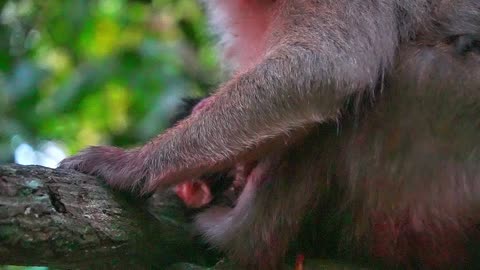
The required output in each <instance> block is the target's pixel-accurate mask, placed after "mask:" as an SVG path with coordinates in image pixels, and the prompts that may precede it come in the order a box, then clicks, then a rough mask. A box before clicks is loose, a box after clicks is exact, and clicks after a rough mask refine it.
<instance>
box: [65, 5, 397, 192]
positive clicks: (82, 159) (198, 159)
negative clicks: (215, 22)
mask: <svg viewBox="0 0 480 270" xmlns="http://www.w3.org/2000/svg"><path fill="white" fill-rule="evenodd" d="M377 11H379V10H377ZM351 15H352V16H353V17H354V19H352V20H351V22H349V25H345V23H344V22H343V21H342V22H340V21H339V23H338V24H336V23H329V24H326V23H324V24H320V26H319V25H316V26H314V27H313V28H312V29H309V27H310V26H308V25H309V24H308V23H306V25H307V26H304V27H303V28H301V26H299V25H296V26H295V28H292V29H291V30H290V31H292V33H284V36H285V38H283V39H281V40H279V42H278V45H276V46H274V47H272V48H271V49H270V50H269V52H268V53H267V54H266V55H265V56H264V57H263V59H260V60H259V63H258V64H257V65H254V66H253V67H251V68H249V69H246V70H245V71H243V72H240V73H238V74H237V75H235V76H234V77H233V78H232V79H231V80H230V81H228V82H227V83H225V84H224V85H223V86H221V87H220V89H219V90H218V91H217V93H216V94H215V95H213V96H212V97H210V98H209V101H208V102H207V103H206V104H202V108H200V109H198V111H196V112H195V113H193V114H192V115H191V116H190V117H189V118H187V119H186V120H184V121H182V122H181V123H179V124H178V125H177V126H175V127H173V128H171V129H169V130H168V131H167V132H166V133H164V134H162V135H160V136H158V137H157V138H155V139H154V140H152V141H151V142H149V143H148V144H146V145H145V146H142V147H139V148H137V149H134V150H129V151H123V150H121V149H117V148H110V147H94V148H89V149H86V150H85V151H83V152H82V153H80V154H79V155H77V156H74V157H71V158H68V159H66V160H65V161H63V162H62V164H61V166H62V167H66V168H74V169H77V170H79V171H83V172H86V173H90V174H97V175H100V176H102V177H104V178H105V179H106V180H107V181H108V182H109V183H110V184H112V185H114V186H117V187H121V188H126V187H135V186H137V187H140V188H142V190H144V191H152V190H154V189H155V188H158V187H160V186H169V185H174V184H176V183H178V182H181V181H183V180H185V179H191V178H192V177H196V176H199V175H202V174H204V173H207V172H211V171H215V170H219V169H222V168H224V167H227V166H229V165H232V164H233V163H234V162H235V161H238V160H244V159H249V158H250V159H255V157H256V150H257V149H258V148H261V147H262V146H264V145H265V144H268V143H269V142H270V141H271V140H272V139H274V138H278V137H279V136H280V135H285V134H287V135H288V134H289V132H291V131H294V130H296V129H300V128H302V127H304V126H305V125H307V124H310V123H315V122H322V121H325V120H327V119H331V118H335V117H337V116H338V113H339V110H340V108H341V105H342V103H343V102H344V100H345V98H346V97H347V96H348V95H349V94H351V93H352V92H355V91H359V90H365V89H368V88H370V87H373V85H375V84H376V83H377V81H378V78H379V75H380V74H381V73H382V72H383V70H384V69H385V68H386V67H387V66H388V63H389V61H390V60H391V58H392V57H393V56H394V51H395V49H396V44H397V40H396V37H395V32H393V33H389V32H388V33H386V34H385V35H384V37H382V38H379V37H378V36H380V34H379V33H382V32H383V31H385V29H388V30H391V29H390V28H388V27H386V26H385V25H384V23H385V22H383V21H381V20H376V21H375V24H373V25H371V24H369V22H370V21H369V20H368V19H364V17H366V16H365V15H364V14H356V15H355V14H351ZM374 15H375V14H373V15H371V16H374ZM355 16H357V17H355ZM362 16H364V17H362ZM378 16H379V17H382V18H383V17H385V16H380V15H378ZM337 20H340V19H337ZM362 20H367V21H366V22H363V21H362ZM315 22H316V21H314V22H310V24H311V23H315ZM372 22H373V21H372ZM337 25H340V26H342V27H338V26H337ZM347 26H348V27H350V28H352V29H349V31H347V32H348V33H350V32H351V34H348V33H346V32H345V31H344V30H342V29H343V28H347ZM392 28H393V27H392ZM288 31H289V30H287V32H288ZM298 33H300V34H298ZM302 33H303V34H302ZM311 35H320V36H321V37H322V39H321V40H319V38H318V37H316V38H314V39H313V40H312V36H311Z"/></svg>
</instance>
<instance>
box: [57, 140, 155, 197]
mask: <svg viewBox="0 0 480 270" xmlns="http://www.w3.org/2000/svg"><path fill="white" fill-rule="evenodd" d="M140 154H141V153H140V151H139V150H138V149H131V150H124V149H120V148H116V147H111V146H93V147H89V148H86V149H84V150H82V151H80V152H79V153H78V154H77V155H74V156H71V157H68V158H66V159H64V160H63V161H61V162H60V164H59V167H58V168H61V169H72V170H76V171H79V172H82V173H85V174H89V175H94V176H98V177H101V178H103V179H104V180H105V181H106V182H107V183H108V184H109V185H111V186H113V187H116V188H120V189H134V190H137V189H138V190H141V192H142V193H146V192H150V191H152V190H147V189H145V187H144V186H149V185H145V184H146V183H145V182H150V181H149V179H148V178H149V177H148V171H146V170H144V169H143V168H144V164H142V163H143V161H144V160H142V159H141V158H140Z"/></svg>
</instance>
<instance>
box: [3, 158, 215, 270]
mask: <svg viewBox="0 0 480 270" xmlns="http://www.w3.org/2000/svg"><path fill="white" fill-rule="evenodd" d="M181 207H182V206H181V205H180V204H179V203H178V200H177V199H176V198H175V197H174V196H171V194H168V193H167V194H164V195H160V194H155V195H154V196H151V197H150V198H148V199H145V198H134V197H131V196H128V195H126V194H122V193H119V192H113V191H112V190H111V189H109V188H108V187H106V186H105V185H104V184H103V183H102V182H101V181H99V180H97V179H95V178H93V177H90V176H87V175H84V174H80V173H76V172H72V171H64V170H53V169H48V168H44V167H40V166H20V165H3V166H0V265H45V266H54V267H60V268H65V267H66V268H68V269H85V268H87V269H104V268H108V269H142V268H143V269H153V268H159V269H162V266H165V265H168V264H171V263H173V262H180V261H183V262H188V261H197V262H198V260H202V259H201V258H202V256H205V252H204V250H206V249H205V248H202V247H201V246H200V245H199V244H197V242H196V241H195V239H194V238H193V236H192V234H191V233H190V231H191V230H189V228H188V225H187V224H188V222H187V219H186V217H185V216H184V214H183V213H185V211H184V209H181ZM194 257H195V258H194ZM205 257H206V256H205Z"/></svg>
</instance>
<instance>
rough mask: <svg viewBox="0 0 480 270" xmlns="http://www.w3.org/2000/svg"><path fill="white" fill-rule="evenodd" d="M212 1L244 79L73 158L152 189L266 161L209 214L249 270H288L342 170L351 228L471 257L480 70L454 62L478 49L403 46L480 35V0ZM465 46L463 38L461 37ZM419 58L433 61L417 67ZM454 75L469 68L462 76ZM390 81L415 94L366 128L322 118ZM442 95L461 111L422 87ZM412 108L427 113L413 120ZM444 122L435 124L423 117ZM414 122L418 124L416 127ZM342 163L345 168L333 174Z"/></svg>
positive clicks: (423, 256)
mask: <svg viewBox="0 0 480 270" xmlns="http://www.w3.org/2000/svg"><path fill="white" fill-rule="evenodd" d="M206 4H207V6H208V7H209V10H210V13H211V15H212V18H213V20H212V21H213V23H214V24H215V25H216V27H217V29H218V30H219V32H220V33H221V34H222V39H221V44H222V45H223V49H224V50H223V54H224V57H225V59H226V61H227V62H228V63H229V66H230V67H231V68H232V69H233V73H232V74H233V75H232V76H231V78H230V80H229V81H227V82H226V83H225V84H223V85H222V86H221V87H220V88H219V89H218V90H217V91H216V93H215V94H214V95H213V96H212V97H210V98H208V100H207V101H204V102H202V104H201V106H199V108H198V110H195V112H194V113H193V114H192V115H191V116H190V117H188V118H187V119H186V120H184V121H182V122H181V123H180V124H178V125H176V126H175V127H174V128H171V129H169V130H168V131H167V132H165V133H164V134H161V135H160V136H158V137H157V138H155V139H154V140H152V141H151V142H150V143H148V144H146V145H145V146H142V147H138V148H135V149H131V150H122V149H118V148H113V147H92V148H88V149H86V150H84V151H83V152H81V153H80V154H78V155H76V156H74V157H71V158H68V159H66V160H64V161H63V162H62V164H61V166H62V167H64V168H73V169H76V170H79V171H82V172H85V173H90V174H94V175H99V176H101V177H103V178H105V179H106V181H107V182H108V183H110V184H111V185H113V186H115V187H118V188H140V189H141V190H142V191H143V192H150V191H153V190H155V189H157V188H166V187H168V186H171V185H175V184H178V183H181V182H182V181H184V180H185V179H193V178H196V177H199V176H201V175H203V174H206V173H211V172H216V171H219V170H223V169H226V168H229V167H232V166H233V165H234V164H239V163H240V164H254V166H247V167H251V168H250V169H249V170H247V171H246V173H245V175H246V178H247V183H246V186H245V188H244V190H243V192H242V194H241V195H240V197H239V198H238V201H237V204H236V206H235V207H234V208H213V209H210V210H207V211H206V212H204V213H202V214H201V215H199V217H198V219H197V224H198V227H199V229H200V230H201V231H202V232H203V233H204V235H205V236H206V238H207V239H208V240H209V241H210V242H211V243H213V244H215V245H217V246H219V247H220V248H222V249H223V250H225V251H227V252H228V253H229V254H230V255H231V257H232V258H234V259H235V260H237V261H238V262H239V263H240V264H242V265H244V266H245V267H247V268H248V269H277V267H278V263H279V262H280V261H281V258H282V256H283V254H284V252H285V250H286V248H287V245H288V242H289V240H290V239H291V238H292V237H293V236H295V233H296V231H297V229H298V225H299V223H300V221H301V220H302V217H303V216H304V215H305V213H306V212H307V211H308V209H309V208H310V207H311V205H312V204H314V203H315V201H316V200H317V198H318V197H321V195H322V192H323V191H326V190H327V189H329V187H330V186H331V185H330V183H332V182H335V185H338V187H339V188H340V189H341V190H342V191H343V192H344V200H345V201H344V205H345V208H348V209H351V211H352V213H353V218H354V221H355V222H354V223H355V224H356V225H355V229H353V230H352V231H353V232H354V233H353V234H352V235H354V236H355V238H356V239H367V240H368V241H364V242H365V243H368V244H369V245H368V246H369V249H368V250H369V251H370V252H371V253H372V254H374V255H376V256H377V257H380V258H381V259H383V260H385V261H386V262H387V263H392V264H403V265H411V264H413V263H415V264H416V263H419V264H420V265H427V266H430V267H443V266H445V265H449V264H450V263H457V262H458V258H463V257H462V256H460V255H458V256H454V255H450V256H446V255H444V254H442V255H440V256H439V255H438V252H439V251H441V252H443V251H445V249H448V248H449V246H448V245H447V244H452V245H453V244H455V246H458V248H455V250H459V249H461V247H460V246H461V244H463V243H464V241H463V240H464V239H463V238H462V235H464V234H465V233H467V232H469V231H468V230H467V229H470V228H473V227H474V224H476V222H477V221H478V220H477V219H476V214H475V213H474V211H473V210H474V209H476V205H477V204H476V197H477V195H476V194H477V193H478V191H480V190H479V188H478V187H477V186H478V184H479V183H480V181H479V180H477V176H478V175H479V174H477V173H476V167H478V166H476V165H477V164H478V163H477V162H476V161H477V159H476V157H477V154H476V152H475V151H473V150H474V147H472V145H476V143H475V142H474V140H473V138H476V135H477V134H478V132H477V131H478V130H477V129H475V128H474V127H475V125H474V123H471V122H470V121H467V123H468V125H469V126H471V128H470V129H466V128H465V125H466V124H467V123H466V122H465V121H462V120H463V119H467V118H466V117H464V113H468V115H474V114H475V113H477V111H476V108H477V107H478V106H475V105H476V104H477V103H476V98H475V97H476V96H477V95H476V91H474V90H478V80H479V79H478V78H479V76H478V75H479V74H478V69H475V68H474V69H473V70H467V69H462V70H463V73H459V72H457V71H455V70H454V69H452V66H455V67H458V68H461V67H464V66H465V64H466V63H463V62H462V61H468V62H469V64H471V66H472V67H476V66H478V57H477V55H475V54H474V53H472V52H470V51H472V49H468V50H466V52H465V53H464V52H462V53H461V54H465V55H464V56H463V57H464V58H465V59H456V58H455V57H456V56H457V55H459V54H458V53H457V51H455V50H453V49H452V48H453V46H450V47H449V48H450V49H451V50H448V49H445V50H446V51H442V49H441V48H440V47H441V46H440V45H438V46H440V47H435V46H433V47H431V48H428V47H420V49H421V50H420V52H421V53H420V55H416V54H415V50H416V49H418V47H413V49H411V50H413V52H412V51H411V50H410V49H408V48H407V47H404V46H407V44H408V43H412V42H413V43H416V44H426V45H425V46H427V45H428V44H432V45H434V44H437V43H439V42H438V41H439V40H447V39H453V40H454V41H458V40H459V39H458V37H459V36H462V37H464V36H470V37H475V35H478V34H479V33H480V21H479V20H480V19H479V17H480V16H479V14H480V2H479V1H477V0H458V1H441V0H371V1H364V0H276V1H275V0H229V1H225V0H207V1H206ZM458 43H459V44H460V45H459V46H460V47H465V46H464V45H461V44H463V39H462V42H458ZM476 43H477V41H476V39H473V41H472V42H471V44H476ZM457 47H458V46H457ZM471 48H475V46H471ZM399 51H402V52H403V53H402V55H399ZM429 56H430V57H429ZM406 59H410V61H409V60H406ZM399 60H401V61H402V62H403V61H405V66H406V67H407V68H405V67H404V69H402V68H401V67H400V70H399V71H398V72H399V74H398V77H396V78H401V79H403V80H396V79H394V78H392V79H389V74H390V73H391V72H392V69H393V67H394V66H395V64H396V63H398V61H399ZM412 63H415V64H422V63H427V64H423V65H421V66H422V67H424V69H419V68H418V67H416V65H413V64H412ZM413 71H415V72H413ZM396 72H397V71H396ZM395 74H396V73H395ZM439 74H441V75H442V76H439ZM472 74H474V75H477V76H476V77H471V75H472ZM396 76H397V75H396ZM425 76H427V77H425ZM428 76H430V77H428ZM385 78H387V79H385ZM432 78H436V79H440V81H441V82H442V84H439V85H436V83H437V82H436V81H433V80H432ZM446 78H448V80H446ZM454 78H462V79H464V80H462V81H460V82H456V84H452V83H450V82H451V81H452V80H453V79H454ZM409 83H412V85H410V84H409ZM384 84H385V85H386V86H387V88H389V87H388V86H389V85H390V84H391V85H392V87H391V88H392V89H390V90H389V91H392V92H394V93H398V92H400V91H402V92H405V93H404V94H402V95H396V96H398V97H397V98H396V99H395V100H393V101H391V100H385V101H383V103H381V104H379V105H378V107H377V106H375V108H374V111H379V112H381V113H379V114H375V113H372V114H369V113H367V114H366V116H365V119H362V121H360V122H359V123H360V126H358V127H355V125H352V127H349V128H346V130H345V131H342V134H343V135H342V136H341V137H340V138H336V137H332V136H333V134H331V133H330V132H327V131H325V132H324V131H323V130H322V128H321V127H318V123H322V122H326V121H329V120H334V121H335V120H337V119H338V118H339V116H340V112H341V109H342V108H343V105H344V103H345V102H346V101H347V100H349V99H350V98H351V97H352V96H355V95H362V94H367V95H368V94H370V93H373V92H374V90H375V89H378V87H380V88H381V86H382V85H384ZM447 86H448V88H446V87H447ZM403 88H405V89H407V90H408V89H415V90H418V89H423V90H424V91H406V90H404V89H403ZM398 89H400V90H398ZM439 89H443V90H444V91H440V90H439ZM452 89H453V90H452ZM439 91H440V92H439ZM408 93H411V94H408ZM422 93H423V94H424V95H423V96H422V95H421V94H422ZM462 94H463V95H462ZM391 96H395V95H391ZM428 98H429V102H431V103H432V106H431V108H434V107H435V109H436V110H435V113H437V110H438V111H440V112H443V111H444V110H445V111H447V109H448V114H445V115H443V116H444V118H438V115H437V114H434V113H433V112H432V110H430V107H425V106H421V105H422V104H423V103H422V101H419V100H418V99H428ZM453 101H456V102H455V103H454V102H453ZM415 102H416V103H415ZM472 102H473V103H472ZM462 104H463V105H462ZM387 105H388V106H387ZM415 105H416V106H415ZM434 105H435V106H434ZM412 112H415V114H412ZM382 115H383V116H382ZM408 115H409V116H410V117H409V118H408V120H415V121H414V122H416V125H412V126H409V125H408V124H407V123H406V118H405V117H406V116H408ZM445 117H446V118H445ZM452 117H453V118H452ZM457 118H459V119H457ZM468 119H469V120H472V119H475V118H473V116H470V117H468ZM353 122H355V121H353ZM433 123H437V125H433V127H432V128H435V129H436V131H435V132H432V131H431V130H430V129H427V128H426V127H424V129H418V128H416V129H415V127H418V126H417V125H418V124H428V125H427V127H429V126H430V125H432V124H433ZM407 127H411V128H413V129H414V130H415V131H416V132H417V133H416V134H415V135H416V137H415V138H412V137H411V136H410V135H409V134H407V133H406V132H407V130H408V129H407ZM441 128H443V129H441ZM460 130H461V131H462V132H459V131H460ZM387 135H388V136H387ZM394 135H395V136H394ZM336 141H338V142H336ZM327 142H330V143H327ZM444 142H448V145H445V143H444ZM462 142H466V143H465V144H462ZM467 142H468V143H467ZM397 159H398V160H397ZM328 160H331V163H330V162H326V161H328ZM414 161H417V162H414ZM332 167H334V168H335V170H336V171H337V174H338V175H337V176H336V177H335V180H336V181H332V178H331V177H330V175H329V173H328V172H331V169H332ZM327 183H329V184H328V185H327ZM352 202H355V203H352ZM412 202H414V203H412ZM445 232H449V233H452V235H453V236H452V237H451V238H450V237H446V234H445ZM457 232H458V233H457ZM439 240H440V241H439ZM402 241H406V243H405V244H403V243H402ZM415 245H416V246H415ZM422 245H424V246H425V247H424V248H419V247H420V246H422ZM429 248H430V251H429V250H428V249H429ZM414 249H416V250H417V252H414V251H413V250H414ZM444 253H445V252H444ZM452 254H453V253H452ZM455 254H456V253H455ZM462 254H463V253H462ZM436 257H441V258H443V259H444V261H442V262H440V263H439V262H436V261H435V260H434V259H435V258H436Z"/></svg>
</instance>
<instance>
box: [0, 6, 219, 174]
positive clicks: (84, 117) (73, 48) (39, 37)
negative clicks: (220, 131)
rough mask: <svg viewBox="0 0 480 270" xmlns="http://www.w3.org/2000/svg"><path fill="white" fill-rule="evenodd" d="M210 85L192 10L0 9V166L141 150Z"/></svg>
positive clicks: (209, 45)
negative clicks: (91, 149)
mask: <svg viewBox="0 0 480 270" xmlns="http://www.w3.org/2000/svg"><path fill="white" fill-rule="evenodd" d="M218 81H219V70H218V65H217V59H216V58H215V50H214V39H213V38H212V36H211V35H210V34H209V32H208V27H207V24H206V21H205V16H204V13H203V10H202V7H201V5H199V3H198V2H197V1H195V0H143V1H141V0H41V1H38V0H9V1H5V0H0V164H1V163H9V162H16V163H20V164H25V165H28V164H40V165H44V166H48V167H55V166H56V164H57V163H58V161H60V160H61V159H63V158H64V157H65V156H66V155H70V154H72V153H74V152H76V151H78V150H80V149H81V148H84V147H85V146H87V145H97V144H111V145H118V146H132V145H135V144H139V143H142V142H145V141H146V140H148V139H149V138H151V137H153V136H155V135H156V134H158V133H159V132H161V131H162V130H163V129H164V128H165V126H166V125H167V120H168V118H169V117H170V115H171V114H172V113H173V111H174V109H175V108H176V106H177V105H178V103H179V102H180V99H181V98H182V97H186V96H202V95H205V94H206V92H207V91H208V90H209V89H212V87H214V85H215V84H216V83H217V82H218Z"/></svg>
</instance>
